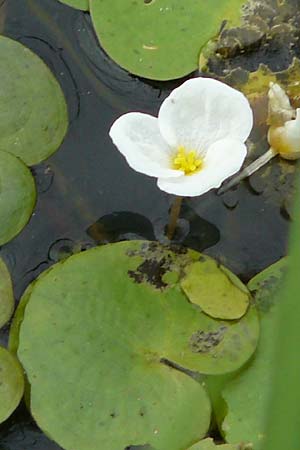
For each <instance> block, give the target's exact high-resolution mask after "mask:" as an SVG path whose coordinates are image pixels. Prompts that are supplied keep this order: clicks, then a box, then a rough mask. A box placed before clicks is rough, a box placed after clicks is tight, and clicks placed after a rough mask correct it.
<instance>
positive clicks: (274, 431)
mask: <svg viewBox="0 0 300 450" xmlns="http://www.w3.org/2000/svg"><path fill="white" fill-rule="evenodd" d="M299 181H300V180H299V178H298V195H297V197H296V198H295V211H294V214H295V221H294V223H293V226H292V230H291V239H290V242H289V257H288V258H289V259H288V265H287V268H286V269H287V270H286V276H285V278H284V282H283V283H282V286H281V289H280V291H279V292H278V293H277V295H280V297H281V298H282V302H281V303H280V305H279V307H278V310H279V311H278V320H277V324H276V325H277V333H276V335H275V339H274V343H273V347H274V350H275V358H274V362H273V366H272V370H273V372H272V374H273V377H272V379H271V380H270V384H271V396H270V401H269V404H268V409H267V413H268V414H267V423H266V424H265V427H266V440H265V442H264V445H263V446H261V447H260V448H259V450H281V449H283V448H286V449H294V448H295V449H296V448H299V427H300V391H299V377H300V359H299V341H300V333H299V316H300V303H299V288H300V283H299V262H300V190H299V187H300V185H299Z"/></svg>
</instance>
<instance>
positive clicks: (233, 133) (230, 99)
mask: <svg viewBox="0 0 300 450" xmlns="http://www.w3.org/2000/svg"><path fill="white" fill-rule="evenodd" d="M158 122H159V128H160V132H161V134H162V136H163V138H164V139H165V140H166V141H167V142H168V144H169V145H170V146H171V147H173V148H176V147H178V146H180V145H183V146H185V147H186V148H187V149H189V150H198V151H199V152H205V151H206V150H207V148H208V146H209V145H211V144H212V143H213V142H215V141H217V140H220V139H224V138H226V137H227V136H230V137H231V138H234V139H237V140H241V141H242V142H244V141H245V140H246V139H247V138H248V136H249V134H250V131H251V129H252V125H253V115H252V110H251V108H250V105H249V102H248V100H247V99H246V97H245V96H244V95H243V94H242V93H241V92H239V91H237V90H235V89H233V88H231V87H229V86H227V85H226V84H224V83H221V82H220V81H216V80H213V79H210V78H202V77H199V78H193V79H191V80H188V81H186V82H185V83H183V84H182V85H181V86H180V87H179V88H177V89H175V90H174V91H173V92H172V93H171V94H170V95H169V97H167V98H166V100H165V101H164V102H163V104H162V105H161V108H160V111H159V115H158Z"/></svg>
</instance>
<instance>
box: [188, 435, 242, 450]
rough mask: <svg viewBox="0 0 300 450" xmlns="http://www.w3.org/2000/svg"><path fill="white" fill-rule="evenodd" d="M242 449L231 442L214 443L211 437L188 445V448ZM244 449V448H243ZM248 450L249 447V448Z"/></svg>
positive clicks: (190, 449) (192, 449)
mask: <svg viewBox="0 0 300 450" xmlns="http://www.w3.org/2000/svg"><path fill="white" fill-rule="evenodd" d="M216 449H217V450H218V449H219V450H244V449H243V448H242V447H240V446H239V445H232V444H219V445H217V444H215V443H214V440H213V439H211V438H208V439H203V441H200V442H198V443H197V444H195V445H193V446H192V447H190V448H189V449H188V450H216ZM245 450H246V449H245ZM249 450H250V449H249Z"/></svg>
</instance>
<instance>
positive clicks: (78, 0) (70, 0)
mask: <svg viewBox="0 0 300 450" xmlns="http://www.w3.org/2000/svg"><path fill="white" fill-rule="evenodd" d="M59 1H60V2H61V3H65V4H66V5H68V6H72V8H76V9H81V10H82V11H88V10H89V0H59Z"/></svg>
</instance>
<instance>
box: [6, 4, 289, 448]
mask: <svg viewBox="0 0 300 450" xmlns="http://www.w3.org/2000/svg"><path fill="white" fill-rule="evenodd" d="M0 27H1V30H2V33H3V34H5V35H6V36H9V37H12V38H14V39H16V40H18V41H20V42H22V43H23V44H25V45H27V46H28V47H30V48H31V49H32V50H33V51H34V52H36V53H37V54H38V55H39V56H40V57H41V58H42V59H43V60H44V61H45V62H46V64H47V65H48V66H49V67H50V69H51V70H52V71H53V73H54V74H55V76H56V77H57V79H58V80H59V82H60V84H61V86H62V88H63V90H64V93H65V95H66V99H67V102H68V107H69V115H70V128H69V132H68V135H67V137H66V139H65V141H64V143H63V145H62V146H61V148H60V150H59V151H58V152H57V153H56V154H55V155H54V156H53V157H51V158H50V159H49V160H47V161H46V162H44V163H43V164H41V165H39V166H36V167H33V169H32V173H33V175H34V177H35V179H36V183H37V188H38V193H39V195H38V202H37V205H36V209H35V212H34V214H33V216H32V219H31V221H30V223H29V224H28V226H27V227H26V228H25V229H24V230H23V231H22V233H21V234H20V235H19V236H17V237H16V238H15V239H14V240H13V241H12V242H10V243H8V244H7V245H5V246H3V247H2V248H1V256H2V257H3V258H4V259H5V260H6V262H7V264H8V266H9V269H10V271H11V273H12V277H13V281H14V285H15V293H16V297H17V299H19V297H20V295H21V294H22V292H23V291H24V289H25V288H26V286H27V285H28V283H29V282H30V281H32V280H33V279H35V278H36V276H37V275H38V274H39V273H41V272H42V271H44V270H45V269H46V268H47V267H49V266H50V265H51V264H53V263H54V262H56V261H58V260H59V259H61V258H62V257H64V256H66V255H69V254H72V253H74V252H77V251H81V250H85V249H87V248H90V247H91V246H94V245H96V244H99V243H106V242H116V241H119V240H123V239H132V238H134V239H158V240H160V241H164V240H165V227H166V224H167V220H168V210H169V208H170V203H171V199H170V197H169V196H168V195H167V194H165V193H164V192H161V191H159V190H158V188H157V186H156V182H155V180H154V179H152V178H150V177H146V176H143V175H141V174H139V173H136V172H134V171H133V170H131V169H130V168H129V167H128V165H127V163H126V162H125V160H124V159H123V157H122V156H121V155H120V154H119V152H118V151H116V149H115V148H114V146H113V144H112V142H111V141H110V138H109V136H108V130H109V128H110V126H111V124H112V123H113V121H114V120H115V119H116V118H117V117H118V116H119V115H120V114H122V113H124V112H126V111H132V110H139V111H143V112H146V113H150V114H157V112H158V109H159V106H160V104H161V102H162V101H163V99H164V98H165V97H166V96H167V95H168V94H169V92H170V91H171V90H172V89H173V88H174V87H176V86H178V85H179V84H180V83H181V82H182V80H177V81H176V82H168V83H158V82H149V81H146V80H140V79H138V78H137V77H134V76H131V75H129V74H128V73H127V72H125V71H124V70H122V69H121V68H119V67H118V66H117V65H116V64H114V63H113V62H112V61H111V60H110V59H109V58H108V57H107V55H106V54H105V52H103V51H102V50H101V49H100V47H99V46H96V41H95V35H94V32H93V30H92V28H91V23H90V18H89V15H88V14H86V13H83V12H80V11H76V10H73V9H71V8H68V7H66V6H64V5H62V4H60V3H58V2H57V1H55V0H22V2H20V0H10V1H9V2H7V1H5V0H4V1H1V0H0ZM288 219H289V217H288V216H287V215H284V214H282V211H281V208H280V207H278V205H274V204H273V203H271V202H268V199H267V198H266V197H265V196H264V189H263V187H262V188H261V189H259V187H258V188H256V190H253V187H251V185H250V184H249V182H248V181H246V182H244V183H242V184H241V185H240V186H239V187H237V188H236V189H235V190H233V191H231V192H228V193H226V194H224V195H223V196H222V197H218V196H217V195H216V194H215V192H210V193H208V194H206V195H204V196H202V197H199V198H192V199H186V200H185V202H184V205H183V208H182V211H181V216H180V221H179V227H178V230H177V234H176V235H175V240H177V242H179V243H181V244H183V245H186V246H189V247H191V248H194V249H196V250H199V251H205V252H206V253H207V254H209V255H211V256H213V257H215V258H217V259H218V260H219V261H220V262H222V263H224V264H225V265H227V266H228V267H229V268H230V269H232V270H233V271H234V272H235V273H236V274H238V275H240V276H241V277H242V279H243V280H248V279H249V278H251V277H252V276H253V275H254V274H256V273H257V272H259V271H260V270H262V269H263V268H265V267H266V266H268V265H269V264H271V263H273V262H275V261H276V260H277V259H279V258H280V257H282V256H283V255H284V254H285V251H286V240H287V238H286V237H287V230H288V224H289V221H288ZM7 332H8V327H6V328H4V329H3V330H2V332H1V334H0V340H1V342H5V341H6V339H7ZM33 448H37V449H38V450H57V449H59V447H58V446H57V445H55V444H54V443H52V442H51V441H50V440H48V439H47V438H46V437H45V436H44V435H43V434H42V433H41V432H40V431H39V430H38V429H37V428H36V427H35V425H34V423H33V422H32V420H31V419H30V417H29V415H28V414H27V413H26V411H25V407H24V406H21V407H20V408H19V409H18V411H17V412H16V413H15V414H14V415H13V416H12V417H11V418H10V419H9V420H8V421H7V422H6V423H4V424H2V425H1V426H0V450H21V449H22V450H29V449H30V450H31V449H33Z"/></svg>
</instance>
